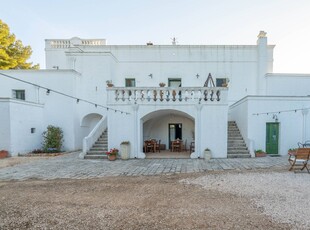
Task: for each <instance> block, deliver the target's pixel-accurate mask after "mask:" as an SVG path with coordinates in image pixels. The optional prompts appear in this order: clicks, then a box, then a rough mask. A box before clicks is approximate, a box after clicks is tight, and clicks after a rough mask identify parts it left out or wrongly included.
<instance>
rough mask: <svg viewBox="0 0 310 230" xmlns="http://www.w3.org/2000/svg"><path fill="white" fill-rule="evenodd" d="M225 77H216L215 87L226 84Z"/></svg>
mask: <svg viewBox="0 0 310 230" xmlns="http://www.w3.org/2000/svg"><path fill="white" fill-rule="evenodd" d="M227 83H228V82H227V78H216V87H224V86H227Z"/></svg>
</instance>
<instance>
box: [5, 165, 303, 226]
mask: <svg viewBox="0 0 310 230" xmlns="http://www.w3.org/2000/svg"><path fill="white" fill-rule="evenodd" d="M293 179H296V180H297V181H296V182H293ZM304 180H308V182H307V183H304V182H305V181H304ZM301 181H302V182H303V183H300V182H301ZM298 183H299V184H298ZM306 186H308V187H309V175H308V174H307V175H305V174H294V173H292V172H289V173H287V172H284V171H283V172H281V171H279V172H268V173H262V172H249V171H245V172H237V171H230V172H229V173H227V172H218V173H208V174H195V173H194V174H174V175H161V176H138V177H124V176H117V177H105V178H101V179H88V180H85V179H84V180H83V179H80V180H72V179H70V180H64V179H62V180H47V181H42V180H27V181H2V182H0V220H1V221H0V229H294V228H295V227H296V226H297V227H296V228H297V229H302V228H307V227H308V228H309V225H308V223H307V222H305V221H303V220H302V218H300V217H298V215H291V214H292V213H294V212H295V210H296V211H298V212H299V211H300V210H302V209H303V206H302V207H300V203H301V202H300V201H301V199H302V197H303V198H304V199H307V200H306V204H309V193H307V191H306V189H304V188H306ZM293 194H298V195H297V196H298V197H299V200H298V201H299V202H296V200H297V198H296V196H294V195H293ZM294 201H295V203H294ZM307 202H308V203H307ZM269 203H273V204H269ZM289 205H292V206H291V207H290V208H289V209H286V210H289V212H288V213H290V215H287V214H286V217H287V218H289V216H291V221H287V218H286V219H285V218H282V219H281V218H279V216H280V217H281V216H282V210H281V208H282V207H286V206H287V207H289ZM308 208H309V205H308ZM283 211H284V210H283ZM302 211H303V212H304V213H305V214H302V216H307V218H308V217H309V210H307V209H303V210H302ZM273 212H276V215H274V214H273ZM308 219H309V218H308Z"/></svg>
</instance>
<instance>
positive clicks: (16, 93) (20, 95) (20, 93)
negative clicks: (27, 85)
mask: <svg viewBox="0 0 310 230" xmlns="http://www.w3.org/2000/svg"><path fill="white" fill-rule="evenodd" d="M13 98H15V99H19V100H25V90H24V89H13Z"/></svg>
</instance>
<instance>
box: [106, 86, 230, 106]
mask: <svg viewBox="0 0 310 230" xmlns="http://www.w3.org/2000/svg"><path fill="white" fill-rule="evenodd" d="M227 92H228V88H227V87H178V88H172V87H108V88H107V93H108V98H107V99H108V100H107V104H108V105H129V104H160V105H165V104H168V105H173V104H181V105H185V104H226V103H227Z"/></svg>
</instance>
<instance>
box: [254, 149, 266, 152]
mask: <svg viewBox="0 0 310 230" xmlns="http://www.w3.org/2000/svg"><path fill="white" fill-rule="evenodd" d="M255 152H256V153H264V152H265V151H263V150H262V149H257V150H255Z"/></svg>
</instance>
